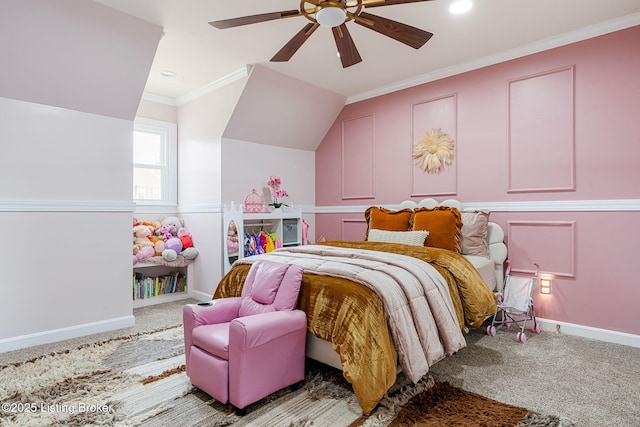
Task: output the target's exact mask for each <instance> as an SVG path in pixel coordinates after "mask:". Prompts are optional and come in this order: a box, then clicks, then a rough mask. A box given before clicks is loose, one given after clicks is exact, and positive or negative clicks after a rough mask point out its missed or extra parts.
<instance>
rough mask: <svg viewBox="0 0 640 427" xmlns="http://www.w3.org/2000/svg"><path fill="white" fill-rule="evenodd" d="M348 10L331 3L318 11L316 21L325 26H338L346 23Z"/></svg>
mask: <svg viewBox="0 0 640 427" xmlns="http://www.w3.org/2000/svg"><path fill="white" fill-rule="evenodd" d="M346 19H347V12H346V11H345V10H344V9H343V8H342V7H340V6H337V5H333V4H329V5H327V6H325V7H322V9H320V10H319V11H317V12H316V21H317V22H318V24H320V25H322V26H324V27H337V26H339V25H342V24H344V21H345V20H346Z"/></svg>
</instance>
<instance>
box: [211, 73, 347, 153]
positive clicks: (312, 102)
mask: <svg viewBox="0 0 640 427" xmlns="http://www.w3.org/2000/svg"><path fill="white" fill-rule="evenodd" d="M345 100H346V97H345V96H344V95H340V94H337V93H335V92H331V91H328V90H326V89H322V88H320V87H318V86H314V85H312V84H309V83H306V82H303V81H302V80H297V79H294V78H292V77H289V76H286V75H284V74H281V73H278V72H276V71H273V70H271V69H269V68H267V67H264V66H262V65H255V66H253V67H252V69H251V73H250V75H249V79H248V81H247V84H246V85H245V87H244V90H243V92H242V95H241V96H240V99H239V100H238V103H237V105H236V107H235V109H234V111H233V114H232V116H231V118H230V120H229V123H228V124H227V127H226V129H225V131H224V134H223V137H224V138H227V139H235V140H241V141H248V142H255V143H259V144H265V145H273V146H280V147H287V148H297V149H301V150H310V151H315V149H316V148H317V146H318V145H319V144H320V142H321V141H322V139H323V138H324V136H325V134H326V132H327V130H328V129H329V127H331V125H332V124H333V122H334V121H335V119H336V117H337V116H338V114H339V113H340V111H341V110H342V107H343V106H344V103H345Z"/></svg>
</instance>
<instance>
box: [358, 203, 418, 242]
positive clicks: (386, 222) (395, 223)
mask: <svg viewBox="0 0 640 427" xmlns="http://www.w3.org/2000/svg"><path fill="white" fill-rule="evenodd" d="M412 213H413V210H411V209H409V208H406V209H401V210H399V211H393V210H391V209H386V208H383V207H377V206H371V207H370V208H369V209H367V210H366V211H364V218H365V219H366V220H367V235H368V231H369V230H368V229H369V228H375V229H376V230H386V231H408V230H409V221H410V220H411V215H412Z"/></svg>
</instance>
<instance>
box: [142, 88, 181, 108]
mask: <svg viewBox="0 0 640 427" xmlns="http://www.w3.org/2000/svg"><path fill="white" fill-rule="evenodd" d="M142 99H144V100H146V101H151V102H157V103H158V104H165V105H170V106H172V107H175V106H177V105H178V104H176V100H175V99H174V98H171V97H168V96H162V95H156V94H155V93H149V92H144V93H143V94H142Z"/></svg>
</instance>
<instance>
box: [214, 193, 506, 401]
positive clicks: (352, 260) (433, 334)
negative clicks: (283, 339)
mask: <svg viewBox="0 0 640 427" xmlns="http://www.w3.org/2000/svg"><path fill="white" fill-rule="evenodd" d="M461 208H462V206H461V205H460V203H459V202H457V201H454V200H448V201H445V202H443V203H441V204H438V203H437V202H436V201H435V200H433V199H425V200H423V201H421V202H419V203H415V202H412V201H409V202H403V203H402V204H401V205H400V208H399V209H396V210H391V209H385V208H383V207H371V208H370V209H367V211H366V212H365V218H366V220H367V224H368V229H367V240H366V241H359V242H355V241H353V242H352V241H331V242H324V243H321V244H316V245H305V246H299V247H293V248H282V249H279V250H276V251H274V252H270V253H267V254H263V255H258V256H252V257H247V258H242V259H239V260H238V261H236V262H235V263H234V264H233V266H232V268H231V270H230V271H229V272H228V273H227V274H226V275H225V276H224V277H223V278H222V280H221V281H220V283H219V285H218V288H217V289H216V292H215V295H214V298H223V297H231V296H238V295H239V294H240V292H241V290H242V285H243V283H244V279H245V278H246V275H247V273H248V271H249V268H250V267H251V264H252V263H253V262H255V261H257V260H259V259H271V260H275V261H279V262H289V263H295V264H299V265H302V266H303V267H304V271H305V273H304V274H303V279H302V286H301V290H300V299H299V303H298V307H299V308H300V309H302V310H304V311H305V312H306V314H307V322H308V340H307V356H308V357H310V358H312V359H315V360H318V361H320V362H323V363H326V364H328V365H331V366H334V367H337V368H339V369H342V371H343V375H344V377H345V379H346V380H347V381H349V382H350V383H351V384H352V386H353V390H354V393H355V395H356V397H357V398H358V401H359V403H360V406H361V408H362V411H363V412H364V413H365V414H369V413H370V412H371V411H372V410H373V409H374V408H375V406H376V405H377V404H378V402H379V401H380V399H382V397H384V395H385V393H386V392H387V390H388V389H389V388H390V387H391V386H392V385H393V384H394V382H395V381H396V375H397V373H398V372H399V370H402V372H403V374H404V375H406V376H407V378H409V379H410V380H411V381H413V382H417V381H418V380H419V379H420V378H422V376H423V375H425V374H426V373H427V372H428V370H429V367H430V366H431V365H433V364H434V363H437V362H438V361H439V360H441V359H442V358H444V357H446V356H448V355H451V354H453V353H455V352H457V351H458V350H460V349H461V348H463V347H465V346H466V341H465V338H464V333H466V331H468V329H469V328H474V327H478V326H479V325H480V324H481V323H482V322H483V321H484V320H485V318H486V317H487V316H490V315H492V314H493V313H494V312H495V310H496V307H495V299H494V294H493V291H495V290H499V289H500V288H501V285H502V265H503V263H504V259H505V258H506V247H505V246H504V244H503V243H502V238H503V236H504V235H503V234H502V230H501V229H500V227H499V226H498V225H496V224H493V223H490V222H489V221H488V213H486V212H479V211H473V212H470V211H464V210H461ZM451 218H453V219H451ZM405 220H407V221H408V222H407V223H405ZM463 220H465V221H466V223H465V222H464V221H463ZM476 222H481V223H483V224H482V226H480V227H478V226H477V224H476ZM414 226H415V227H416V229H413V227H414ZM409 228H411V229H409ZM418 228H421V229H420V230H418ZM444 229H447V230H444ZM425 230H426V231H427V232H428V235H427V236H426V239H425V238H424V237H423V238H422V240H423V241H424V243H422V242H421V241H420V239H419V238H420V236H422V235H423V234H420V233H423V232H424V231H425ZM418 232H420V233H418ZM380 235H382V236H383V237H382V238H380ZM389 236H392V237H393V238H390V237H389ZM407 238H411V239H413V238H417V241H418V243H413V242H412V243H407V242H405V240H403V239H407ZM398 239H400V242H398V241H396V240H398ZM430 239H431V241H430ZM474 239H475V241H474ZM373 240H377V241H373ZM438 240H440V242H438ZM498 240H499V241H498ZM429 243H431V244H432V246H429V245H428V244H429ZM434 244H435V246H433V245H434ZM447 245H452V246H451V247H447ZM443 246H444V247H443ZM456 248H458V251H456V250H455V249H456ZM463 249H464V250H463ZM459 252H462V253H459ZM465 252H466V253H465ZM476 257H477V258H476ZM475 265H478V267H475ZM487 266H489V267H488V268H487Z"/></svg>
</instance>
